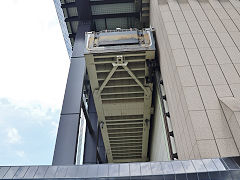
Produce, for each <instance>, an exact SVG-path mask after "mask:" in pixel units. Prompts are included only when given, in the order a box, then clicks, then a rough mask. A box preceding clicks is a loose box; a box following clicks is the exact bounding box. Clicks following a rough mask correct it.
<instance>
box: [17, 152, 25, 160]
mask: <svg viewBox="0 0 240 180" xmlns="http://www.w3.org/2000/svg"><path fill="white" fill-rule="evenodd" d="M16 154H17V156H19V157H21V158H22V157H24V156H25V152H24V151H17V152H16Z"/></svg>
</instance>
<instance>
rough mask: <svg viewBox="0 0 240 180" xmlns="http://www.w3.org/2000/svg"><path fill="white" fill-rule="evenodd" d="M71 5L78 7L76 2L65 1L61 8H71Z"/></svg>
mask: <svg viewBox="0 0 240 180" xmlns="http://www.w3.org/2000/svg"><path fill="white" fill-rule="evenodd" d="M71 7H76V3H75V2H70V3H65V4H62V5H61V8H71Z"/></svg>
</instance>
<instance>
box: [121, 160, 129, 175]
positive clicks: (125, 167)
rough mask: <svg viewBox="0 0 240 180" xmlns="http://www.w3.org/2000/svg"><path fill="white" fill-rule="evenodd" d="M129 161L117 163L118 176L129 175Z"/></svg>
mask: <svg viewBox="0 0 240 180" xmlns="http://www.w3.org/2000/svg"><path fill="white" fill-rule="evenodd" d="M129 171H130V168H129V163H123V164H119V176H130V172H129Z"/></svg>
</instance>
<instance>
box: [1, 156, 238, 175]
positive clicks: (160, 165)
mask: <svg viewBox="0 0 240 180" xmlns="http://www.w3.org/2000/svg"><path fill="white" fill-rule="evenodd" d="M239 159H240V158H239V157H229V158H222V159H202V160H197V162H193V161H192V160H188V161H171V162H170V161H168V162H145V163H124V164H95V165H81V166H76V165H71V166H30V167H28V166H22V167H19V166H14V167H0V172H1V176H0V179H12V178H13V179H56V180H57V179H59V180H60V179H61V180H64V179H89V180H90V179H95V180H96V179H102V180H103V179H116V180H118V179H119V180H120V179H121V180H122V179H136V180H139V179H148V180H152V179H157V180H173V179H174V180H239V179H240V167H239V165H240V164H239ZM206 163H207V164H208V165H206ZM189 165H190V169H191V170H190V171H189V167H188V166H189ZM222 166H223V167H224V166H226V167H225V168H222ZM209 167H210V168H209ZM218 167H221V168H218ZM205 168H206V169H207V171H204V172H203V171H202V170H203V169H205ZM22 169H29V170H28V172H27V174H26V175H25V176H24V175H23V176H22V175H21V176H18V178H16V174H17V173H16V174H15V176H14V173H15V172H16V171H17V172H19V170H20V171H21V170H22ZM46 169H47V172H46ZM38 172H39V175H40V176H38V177H36V176H37V174H38ZM49 172H51V173H49ZM44 174H45V175H44Z"/></svg>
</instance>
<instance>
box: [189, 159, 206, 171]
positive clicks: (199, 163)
mask: <svg viewBox="0 0 240 180" xmlns="http://www.w3.org/2000/svg"><path fill="white" fill-rule="evenodd" d="M192 162H193V165H194V167H195V169H196V170H197V171H198V172H206V171H207V170H206V168H205V166H204V164H203V162H202V161H201V160H192Z"/></svg>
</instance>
